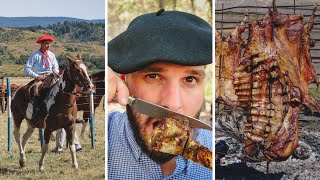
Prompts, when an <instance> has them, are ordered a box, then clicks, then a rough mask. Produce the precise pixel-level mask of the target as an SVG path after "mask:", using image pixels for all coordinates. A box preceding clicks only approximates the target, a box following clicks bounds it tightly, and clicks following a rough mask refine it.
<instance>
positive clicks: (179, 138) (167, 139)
mask: <svg viewBox="0 0 320 180" xmlns="http://www.w3.org/2000/svg"><path fill="white" fill-rule="evenodd" d="M190 133H191V129H190V127H189V125H188V121H185V122H180V121H178V120H176V119H173V118H167V119H166V120H165V121H162V122H160V123H159V124H158V125H157V126H156V127H155V129H154V131H153V134H152V136H151V137H150V138H149V142H148V143H149V146H150V148H151V149H152V150H155V151H159V152H163V153H169V154H174V155H179V156H183V157H184V158H186V159H189V160H192V161H194V162H196V163H198V164H201V165H202V166H205V167H207V168H210V169H212V152H211V151H210V150H209V149H208V148H207V147H204V146H203V145H202V144H200V143H199V142H197V141H192V140H191V139H190V138H189V137H190Z"/></svg>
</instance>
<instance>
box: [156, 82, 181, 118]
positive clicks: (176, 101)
mask: <svg viewBox="0 0 320 180" xmlns="http://www.w3.org/2000/svg"><path fill="white" fill-rule="evenodd" d="M160 98H161V102H160V106H163V107H166V108H168V109H171V110H173V111H177V112H181V111H182V98H183V97H182V92H181V87H180V86H179V84H178V83H168V84H167V85H165V86H164V87H163V88H162V91H161V97H160Z"/></svg>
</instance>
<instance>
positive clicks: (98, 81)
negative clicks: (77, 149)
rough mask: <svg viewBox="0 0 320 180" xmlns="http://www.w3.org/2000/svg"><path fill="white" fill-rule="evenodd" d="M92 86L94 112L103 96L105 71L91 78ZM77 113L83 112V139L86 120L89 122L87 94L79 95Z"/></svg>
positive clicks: (88, 98)
mask: <svg viewBox="0 0 320 180" xmlns="http://www.w3.org/2000/svg"><path fill="white" fill-rule="evenodd" d="M91 79H92V84H93V86H94V89H95V92H94V94H93V103H94V106H93V108H94V112H95V111H96V108H97V107H98V106H99V104H100V102H101V99H102V97H103V96H104V94H105V71H101V72H98V73H95V74H92V76H91ZM77 107H78V111H83V116H82V117H83V120H84V122H83V124H82V130H81V137H82V138H83V137H84V132H85V128H86V126H87V123H88V120H90V119H91V118H90V96H89V95H88V94H84V93H81V95H80V96H79V97H78V98H77Z"/></svg>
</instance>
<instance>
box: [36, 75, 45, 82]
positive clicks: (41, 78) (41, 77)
mask: <svg viewBox="0 0 320 180" xmlns="http://www.w3.org/2000/svg"><path fill="white" fill-rule="evenodd" d="M36 79H37V80H38V81H42V80H44V75H39V76H38V77H37V78H36Z"/></svg>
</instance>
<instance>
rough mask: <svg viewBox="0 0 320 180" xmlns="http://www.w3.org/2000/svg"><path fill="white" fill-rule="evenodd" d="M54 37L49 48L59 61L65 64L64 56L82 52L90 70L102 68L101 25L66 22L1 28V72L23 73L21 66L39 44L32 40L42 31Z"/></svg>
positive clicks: (103, 56)
mask: <svg viewBox="0 0 320 180" xmlns="http://www.w3.org/2000/svg"><path fill="white" fill-rule="evenodd" d="M44 33H49V34H51V35H53V36H54V37H55V39H56V40H55V41H54V42H53V43H52V46H51V48H50V50H51V51H52V52H54V53H55V55H56V57H57V60H58V63H59V64H63V63H65V59H64V55H70V56H76V55H77V54H78V53H79V54H81V55H82V57H83V60H84V61H85V63H86V65H87V66H88V68H89V71H90V72H94V71H99V70H102V69H104V65H105V62H104V59H105V55H104V52H105V48H104V42H105V40H104V24H102V23H97V24H96V23H87V22H65V23H63V24H60V23H58V24H53V25H50V26H48V27H47V28H43V27H41V26H31V27H25V28H0V75H1V74H3V73H5V74H6V76H24V75H25V74H24V72H23V65H24V64H25V62H26V61H27V59H28V57H29V56H30V54H31V53H32V52H34V51H35V50H37V49H38V48H39V47H40V46H39V44H37V43H35V41H36V40H37V38H39V37H40V36H41V35H42V34H44Z"/></svg>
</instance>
